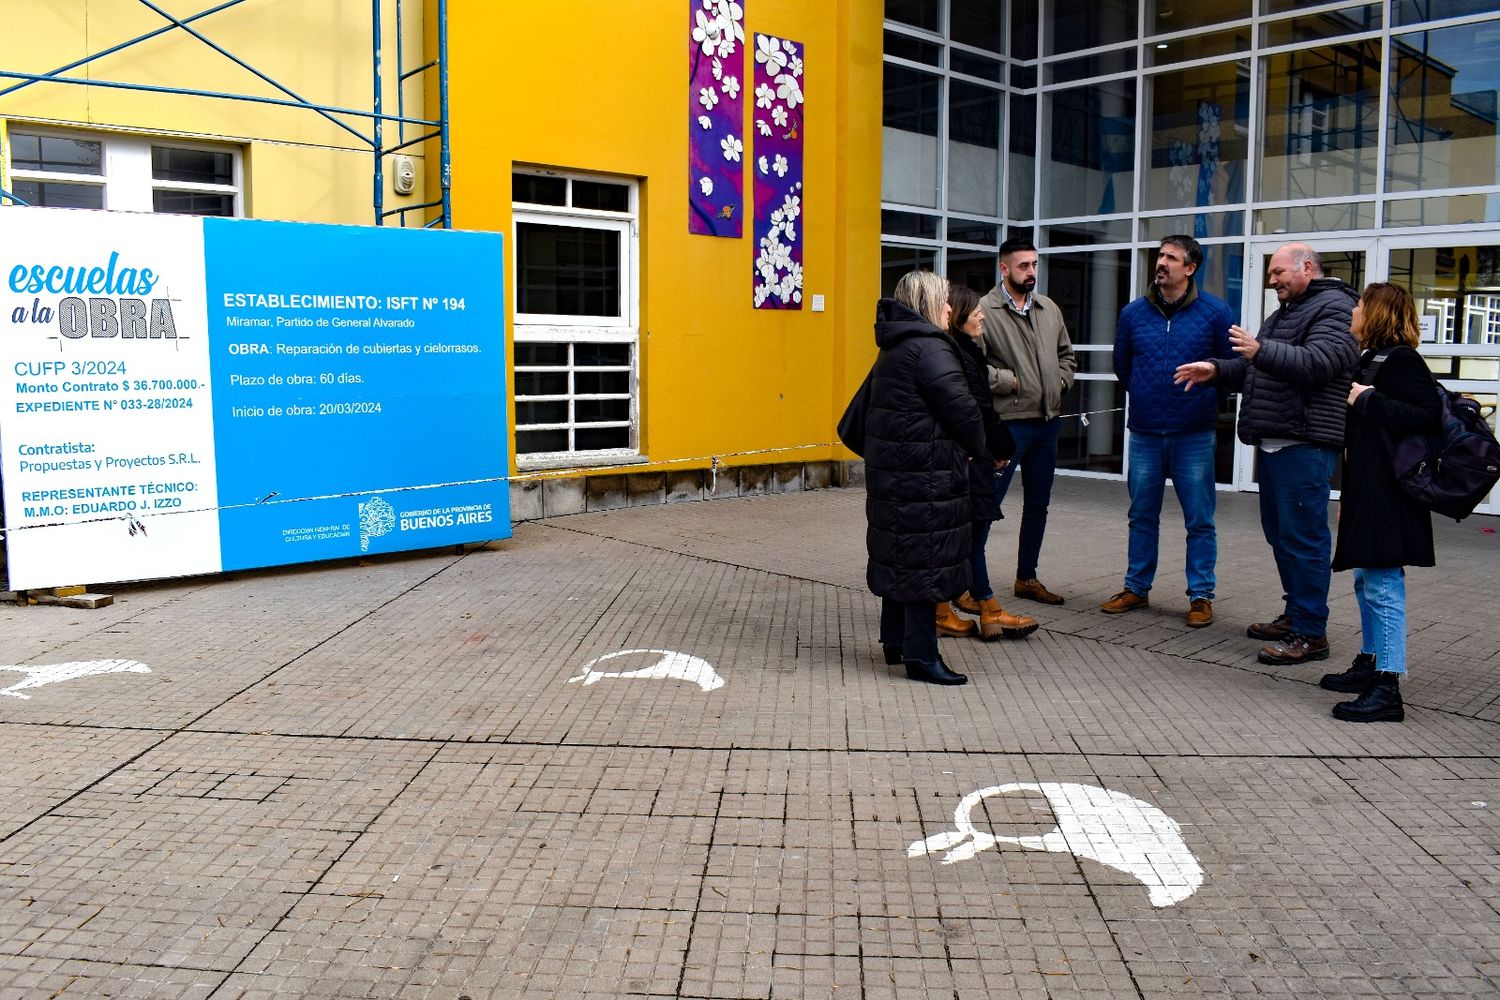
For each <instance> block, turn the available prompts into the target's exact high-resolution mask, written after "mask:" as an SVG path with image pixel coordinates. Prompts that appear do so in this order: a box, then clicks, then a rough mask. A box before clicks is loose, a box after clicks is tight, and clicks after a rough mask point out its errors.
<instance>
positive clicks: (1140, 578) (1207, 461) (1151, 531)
mask: <svg viewBox="0 0 1500 1000" xmlns="http://www.w3.org/2000/svg"><path fill="white" fill-rule="evenodd" d="M1169 478H1170V479H1171V480H1172V488H1173V490H1174V491H1175V492H1176V493H1177V502H1178V503H1180V504H1181V505H1182V522H1183V525H1184V526H1185V527H1186V528H1187V595H1188V597H1189V598H1191V599H1196V598H1199V597H1206V598H1207V599H1208V600H1210V601H1211V600H1213V599H1214V564H1215V563H1216V562H1217V561H1218V558H1219V539H1218V536H1217V535H1216V534H1215V533H1214V505H1215V503H1216V500H1217V497H1216V495H1215V493H1214V432H1213V431H1211V430H1209V431H1192V432H1190V433H1186V434H1138V433H1136V432H1135V431H1131V432H1130V477H1129V485H1130V561H1129V565H1128V568H1127V569H1126V571H1125V588H1126V589H1127V590H1129V591H1131V592H1132V593H1136V594H1140V595H1141V596H1142V597H1145V596H1146V595H1147V594H1149V593H1150V592H1151V584H1152V582H1153V581H1154V580H1155V579H1156V553H1157V539H1158V536H1159V534H1160V529H1161V502H1162V497H1163V496H1165V494H1166V491H1167V480H1168V479H1169Z"/></svg>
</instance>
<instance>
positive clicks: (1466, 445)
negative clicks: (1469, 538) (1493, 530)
mask: <svg viewBox="0 0 1500 1000" xmlns="http://www.w3.org/2000/svg"><path fill="white" fill-rule="evenodd" d="M1389 353H1390V352H1388V351H1381V352H1380V353H1379V354H1377V355H1376V356H1375V358H1374V360H1373V361H1372V362H1371V363H1370V367H1369V370H1368V371H1367V372H1366V373H1365V378H1366V380H1367V381H1368V384H1370V385H1373V384H1374V383H1375V373H1376V372H1377V371H1379V370H1380V363H1381V362H1382V361H1384V360H1385V359H1386V355H1387V354H1389ZM1432 385H1433V388H1434V389H1436V390H1437V394H1438V398H1439V399H1440V400H1441V401H1442V404H1443V410H1442V419H1441V422H1440V424H1439V430H1438V433H1436V434H1431V435H1428V434H1416V435H1413V436H1412V437H1408V438H1403V439H1401V440H1399V441H1388V442H1386V443H1387V446H1388V447H1389V449H1390V455H1391V468H1392V469H1393V471H1394V472H1395V473H1396V482H1397V483H1399V484H1400V485H1401V488H1402V489H1403V490H1405V491H1406V495H1407V496H1409V497H1411V498H1412V499H1413V500H1415V501H1416V502H1417V503H1418V504H1420V505H1422V506H1423V507H1425V508H1426V509H1428V510H1430V511H1432V512H1433V513H1435V514H1443V515H1446V516H1448V517H1451V518H1453V519H1454V520H1455V521H1462V520H1463V519H1464V518H1466V517H1468V516H1469V515H1470V514H1472V513H1474V508H1475V507H1477V506H1479V504H1480V503H1481V502H1482V501H1483V500H1484V498H1485V497H1486V496H1488V495H1489V492H1490V490H1492V489H1494V488H1495V484H1496V483H1497V482H1500V442H1497V441H1496V440H1495V434H1494V432H1493V431H1491V430H1490V425H1489V424H1488V423H1487V422H1486V421H1485V419H1484V414H1483V413H1482V412H1481V411H1480V409H1479V404H1478V403H1477V402H1475V401H1474V400H1472V399H1470V398H1469V397H1468V396H1460V395H1458V394H1457V393H1454V392H1450V391H1448V390H1447V389H1445V388H1443V386H1442V385H1441V384H1440V383H1439V382H1438V381H1437V379H1433V380H1432Z"/></svg>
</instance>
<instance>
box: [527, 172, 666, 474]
mask: <svg viewBox="0 0 1500 1000" xmlns="http://www.w3.org/2000/svg"><path fill="white" fill-rule="evenodd" d="M638 194H639V189H638V186H637V184H636V182H635V181H634V180H628V179H621V178H609V177H599V176H590V175H583V174H560V173H554V172H544V171H532V170H524V169H521V170H517V171H516V172H515V173H514V175H513V177H512V199H513V201H514V222H515V240H514V244H513V247H514V252H513V254H512V258H513V260H514V261H515V285H514V287H515V294H516V320H515V396H516V459H517V463H518V464H519V465H521V466H522V467H527V468H537V467H544V466H551V467H564V466H570V465H575V466H576V465H584V464H607V463H610V462H618V461H628V460H632V459H635V458H638V457H639V454H640V422H639V406H638V402H637V400H638V396H637V385H638V378H637V375H638V371H639V355H638V351H639V346H640V341H639V325H638V320H637V316H638V315H639V311H640V304H639V290H638V289H639V280H638V272H637V265H636V261H637V257H638V253H637V251H638V246H639V235H638V230H637V218H638V215H637V212H638V207H637V206H638V204H639V199H638Z"/></svg>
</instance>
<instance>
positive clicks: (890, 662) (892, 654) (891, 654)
mask: <svg viewBox="0 0 1500 1000" xmlns="http://www.w3.org/2000/svg"><path fill="white" fill-rule="evenodd" d="M880 648H881V650H883V651H884V652H885V665H886V666H888V667H894V666H898V665H899V664H900V663H901V647H900V646H892V645H891V644H890V643H888V642H887V643H882V644H881V647H880Z"/></svg>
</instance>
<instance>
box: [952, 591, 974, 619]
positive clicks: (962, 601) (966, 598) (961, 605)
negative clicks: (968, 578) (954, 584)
mask: <svg viewBox="0 0 1500 1000" xmlns="http://www.w3.org/2000/svg"><path fill="white" fill-rule="evenodd" d="M953 606H954V607H955V608H957V609H958V610H960V611H962V612H964V613H965V614H970V615H977V614H979V602H978V601H976V600H974V595H973V594H970V593H969V592H968V591H967V590H966V591H964V592H963V593H962V594H960V595H959V597H958V600H956V601H954V602H953Z"/></svg>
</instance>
